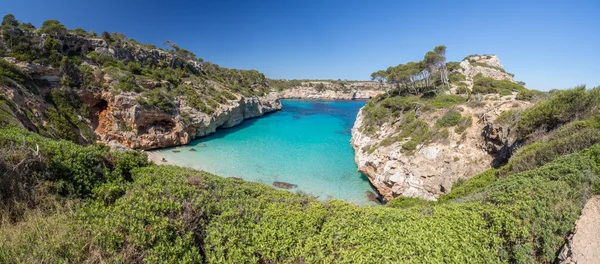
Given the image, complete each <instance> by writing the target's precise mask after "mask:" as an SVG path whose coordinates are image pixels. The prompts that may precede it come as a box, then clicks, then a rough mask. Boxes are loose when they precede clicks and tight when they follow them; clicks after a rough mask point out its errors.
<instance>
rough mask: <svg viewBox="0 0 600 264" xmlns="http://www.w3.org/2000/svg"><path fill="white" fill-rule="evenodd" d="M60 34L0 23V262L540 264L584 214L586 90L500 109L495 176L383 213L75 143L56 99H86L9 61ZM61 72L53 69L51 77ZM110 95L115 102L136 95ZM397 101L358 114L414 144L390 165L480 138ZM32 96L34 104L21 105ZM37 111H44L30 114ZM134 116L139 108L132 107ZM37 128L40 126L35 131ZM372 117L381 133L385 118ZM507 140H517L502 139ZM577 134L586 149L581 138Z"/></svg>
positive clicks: (426, 102) (67, 103) (591, 164)
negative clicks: (448, 143) (428, 149)
mask: <svg viewBox="0 0 600 264" xmlns="http://www.w3.org/2000/svg"><path fill="white" fill-rule="evenodd" d="M7 25H8V26H7ZM15 29H18V30H19V31H17V30H15ZM63 29H64V28H63V27H61V25H60V23H58V22H56V21H48V22H46V23H44V28H43V29H40V32H37V31H36V30H35V29H34V28H32V26H30V25H28V24H19V23H17V22H16V21H15V20H14V18H12V17H10V16H7V17H5V19H4V21H3V24H2V30H3V31H2V34H3V35H2V37H3V45H7V43H8V45H9V46H10V47H9V48H7V49H3V51H4V52H5V53H9V55H10V56H12V57H15V58H17V60H18V61H19V62H15V63H8V64H6V63H2V64H0V66H2V68H0V69H3V70H2V75H0V78H1V80H2V81H3V83H2V89H3V90H2V91H3V93H2V94H1V96H0V153H2V155H0V263H83V262H91V263H96V262H101V263H142V262H146V263H173V262H178V263H291V262H294V263H357V262H358V263H362V262H367V263H380V262H384V263H415V262H416V263H533V262H537V263H549V262H553V261H555V259H556V256H557V251H558V250H559V249H560V247H561V246H562V244H563V243H564V240H565V238H566V236H567V234H568V233H569V232H570V231H571V230H573V227H574V224H575V220H576V219H577V217H578V216H579V214H580V211H581V208H582V207H583V204H584V203H585V201H586V200H587V199H588V198H589V197H590V196H591V195H592V194H593V193H599V192H600V176H599V174H600V144H598V142H597V140H596V137H594V136H595V135H597V129H598V127H599V126H598V122H599V120H600V119H599V118H598V114H599V113H598V106H599V105H600V101H599V96H598V94H599V93H598V91H600V88H595V89H591V90H587V91H586V90H585V89H583V88H578V89H573V90H567V91H559V92H555V93H551V94H549V95H548V96H549V98H548V99H545V100H543V101H541V102H539V103H537V104H536V105H535V106H533V107H530V108H528V109H526V110H518V111H510V112H506V114H502V115H501V117H499V120H496V121H497V122H496V121H494V120H488V121H489V122H490V123H489V124H490V125H491V126H490V127H488V130H489V131H492V130H493V131H496V133H495V134H494V135H495V136H496V137H499V138H501V139H502V140H498V142H497V141H494V142H493V143H492V144H499V145H498V148H509V149H510V151H508V153H509V154H512V155H506V156H504V157H505V158H506V159H507V160H504V161H503V162H501V163H499V164H502V163H506V164H507V165H505V166H499V167H498V168H496V169H491V170H488V171H486V172H484V173H481V174H478V175H476V176H475V177H473V178H471V179H465V180H462V181H459V182H458V183H457V184H456V185H455V186H454V187H453V188H452V190H451V191H450V192H449V193H447V194H445V195H442V196H440V197H439V200H438V201H426V200H423V199H417V198H408V197H399V198H396V199H394V200H392V201H391V202H389V203H388V206H386V207H384V206H379V207H358V206H355V205H352V204H349V203H346V202H343V201H337V200H331V201H328V202H320V201H318V200H317V199H315V198H312V197H309V196H305V195H302V194H294V193H290V192H286V191H280V190H276V189H274V188H272V187H270V186H265V185H262V184H258V183H249V182H244V181H240V180H235V179H226V178H221V177H218V176H215V175H211V174H208V173H205V172H201V171H196V170H191V169H184V168H178V167H171V166H157V165H154V164H149V163H148V161H147V157H146V155H145V154H143V153H142V152H137V151H127V152H113V151H110V149H109V148H108V147H106V146H101V145H97V144H94V141H93V140H92V141H86V140H81V139H82V138H83V139H86V138H85V133H83V134H82V132H81V131H82V130H84V128H85V126H83V127H78V125H80V124H86V122H88V121H87V120H85V119H81V117H82V116H81V113H82V112H86V111H87V110H86V109H85V107H84V106H85V105H86V104H75V103H74V102H77V101H76V100H74V97H73V96H74V95H73V93H72V92H70V91H75V93H74V94H75V95H77V96H79V98H80V99H81V100H82V101H85V100H86V99H85V98H86V97H85V96H83V95H85V93H79V91H81V88H79V87H69V84H71V83H72V81H73V79H70V77H68V75H64V74H63V75H61V76H62V77H60V78H59V79H64V80H62V83H63V85H66V86H67V87H68V88H61V89H48V87H47V86H48V83H45V82H44V81H40V80H41V79H39V78H37V77H36V75H31V74H29V73H27V71H25V70H23V69H27V68H28V67H30V66H31V67H37V66H36V64H27V65H25V64H23V62H28V61H31V62H33V61H34V60H39V59H40V57H38V56H41V55H40V54H43V53H40V52H45V51H44V50H38V52H28V51H29V48H31V47H32V46H30V45H29V44H27V43H28V42H26V41H25V40H24V39H23V38H25V39H27V38H28V37H29V36H30V35H31V36H36V38H43V36H44V35H40V33H44V34H46V35H45V36H69V35H64V34H65V32H64V30H63ZM5 32H9V34H8V36H9V37H8V38H5V36H6V35H5ZM15 32H17V33H18V34H17V35H13V33H15ZM24 32H29V33H27V34H25V33H24ZM73 32H75V34H77V35H82V34H89V33H85V32H83V31H81V30H74V31H73ZM60 34H63V35H60ZM66 34H69V33H66ZM71 34H73V33H71ZM103 35H105V36H104V37H106V38H108V37H109V36H108V35H109V34H103ZM115 37H118V36H115ZM110 38H111V39H112V38H113V36H110ZM33 39H35V38H33ZM65 39H66V38H65ZM65 39H61V38H60V37H58V40H61V41H64V40H65ZM76 39H79V37H76ZM105 41H106V40H105ZM111 43H112V42H111ZM49 44H52V43H49ZM50 46H51V47H52V46H53V45H50ZM67 46H68V45H67ZM33 47H39V45H33ZM60 47H62V46H60ZM36 49H37V48H36ZM109 49H110V48H109ZM117 50H119V49H118V48H115V47H113V51H117ZM55 51H56V52H53V51H52V50H50V51H48V52H49V53H48V55H43V58H46V59H47V60H41V61H38V62H36V63H40V65H46V66H43V69H50V68H47V67H48V65H50V66H51V64H52V60H51V59H53V58H55V57H57V58H58V57H60V56H62V57H63V58H64V57H65V56H67V59H62V58H61V59H60V60H59V61H66V60H70V59H72V58H70V57H69V55H64V54H63V53H62V52H63V51H64V50H58V49H57V50H55ZM438 51H439V50H438ZM15 52H16V53H15ZM157 52H158V51H157ZM171 52H175V53H177V52H184V51H182V50H177V49H176V48H174V51H171ZM158 53H159V54H162V53H160V52H158ZM184 53H185V52H184ZM115 54H122V53H121V52H120V51H119V52H115ZM88 55H89V54H88ZM88 55H86V56H88ZM94 56H96V55H94V54H92V55H91V57H85V58H82V61H83V62H89V61H88V60H94V59H93V57H94ZM115 56H121V55H115ZM181 56H189V54H187V55H184V54H182V55H181ZM43 58H42V59H43ZM430 59H431V57H430ZM100 61H102V59H100ZM107 61H110V60H109V59H107ZM172 61H176V60H172ZM109 63H110V62H109ZM61 64H62V62H61ZM117 64H119V62H117ZM18 65H20V66H18ZM74 65H78V64H74ZM82 65H85V63H82ZM90 65H91V64H90ZM21 66H26V67H21ZM72 66H73V65H70V64H68V63H65V65H64V70H65V72H68V71H69V70H73V68H72ZM79 66H80V65H78V66H77V67H79ZM90 67H91V66H90ZM98 67H100V66H98ZM133 67H134V68H135V67H136V66H133ZM117 68H119V70H123V69H121V66H119V65H117ZM102 69H105V68H104V66H102ZM177 69H179V70H183V69H181V68H177V67H176V68H175V69H173V68H171V67H169V66H165V67H156V68H153V71H167V72H170V71H171V70H173V71H178V70H177ZM36 72H37V71H36ZM235 72H236V71H234V73H235ZM234 73H231V72H229V73H227V74H224V75H220V74H216V75H210V76H213V77H210V78H209V77H202V76H205V75H202V74H201V75H200V76H201V77H198V76H196V77H198V78H206V79H203V80H204V81H207V82H211V83H212V82H219V83H220V81H215V79H211V78H225V77H226V76H231V75H234V76H235V74H234ZM65 76H67V77H66V78H65ZM103 76H106V74H104V75H103ZM215 76H220V77H215ZM135 78H136V80H137V78H141V77H139V76H138V75H136V76H135ZM176 80H179V81H181V80H183V79H181V78H178V79H176ZM221 80H223V79H221ZM46 81H48V82H50V83H51V84H52V82H54V81H60V80H56V78H54V79H53V78H46ZM173 81H175V80H173ZM168 82H169V83H171V81H168ZM40 83H43V84H42V85H40ZM123 83H124V84H123V85H122V87H121V88H124V89H125V90H127V89H129V88H131V87H133V88H135V87H138V84H139V83H138V82H137V81H136V82H135V85H134V86H129V85H130V84H132V85H133V84H134V82H131V83H129V84H127V82H126V81H125V82H123ZM442 83H443V81H442ZM120 84H121V82H115V83H112V82H110V84H109V85H108V87H110V88H107V89H110V90H109V91H108V92H109V93H110V94H112V92H113V91H117V90H115V89H121V88H118V87H119V86H120ZM115 85H116V87H115ZM423 85H424V84H423ZM50 86H51V85H50ZM223 87H228V86H226V85H224V84H223ZM138 88H139V87H138ZM179 88H181V87H179ZM102 89H104V88H102ZM139 89H142V88H139ZM143 89H148V91H146V90H143V91H142V92H141V94H140V93H137V92H132V93H133V94H136V96H139V95H141V96H142V97H143V98H142V99H140V100H143V99H144V98H145V100H148V104H151V105H152V106H149V107H152V108H153V109H154V110H156V111H159V112H161V113H165V111H168V109H172V110H173V111H175V112H177V111H179V110H178V109H181V108H177V107H173V108H169V107H168V105H164V104H161V103H159V102H161V100H159V99H157V100H156V101H154V100H153V99H149V98H148V97H144V93H150V94H153V93H156V96H157V98H158V97H160V96H162V95H164V96H166V98H170V96H171V95H172V94H171V92H174V91H177V89H178V87H174V86H171V85H167V86H166V87H163V88H162V89H161V88H156V89H150V88H143ZM182 89H183V88H182ZM194 89H196V88H194ZM227 89H229V88H223V90H219V91H221V92H223V91H227ZM231 89H233V88H231ZM427 89H428V88H427ZM121 90H122V89H121ZM125 90H122V91H120V92H119V94H117V95H110V96H114V97H106V98H113V99H115V100H124V99H123V97H118V95H120V94H125V93H127V92H126V91H125ZM38 92H39V93H38ZM254 92H257V91H254ZM396 92H397V91H396ZM396 92H390V93H388V94H387V95H385V96H382V97H380V98H378V99H377V100H374V101H373V102H374V103H370V104H375V106H373V105H371V106H369V107H379V110H380V111H381V112H382V113H383V114H382V116H383V118H389V117H394V118H401V119H403V120H404V121H406V122H403V123H402V125H400V126H398V127H399V128H398V131H395V132H394V133H397V136H396V137H395V138H394V139H393V140H406V141H407V142H409V141H413V142H414V143H412V144H408V145H407V146H406V150H405V152H404V153H403V154H410V153H411V151H414V149H416V148H417V146H418V145H419V144H429V143H431V142H443V141H444V140H445V139H448V137H449V138H453V137H455V136H458V135H462V133H464V132H466V131H468V133H480V131H473V130H472V128H470V124H472V123H475V122H476V121H475V120H476V118H479V116H475V115H471V118H472V120H471V121H469V118H468V116H467V115H465V113H464V112H463V111H461V110H460V109H458V107H457V105H458V104H462V103H464V102H465V101H466V100H467V98H464V97H460V96H458V97H457V96H453V95H442V94H438V95H436V96H429V97H428V96H425V97H419V96H420V95H419V96H418V95H404V94H403V95H400V94H397V93H396ZM232 93H233V92H232ZM240 93H242V95H243V91H241V92H240ZM37 94H39V95H46V96H45V97H47V98H43V99H39V98H38V99H39V100H44V101H43V102H42V101H36V100H37V99H36V100H33V101H32V100H28V96H30V95H33V96H34V97H35V96H36V95H37ZM159 94H162V95H159ZM235 94H237V95H239V94H238V93H235ZM204 95H205V94H202V93H200V92H198V90H196V95H193V97H196V96H200V100H201V101H202V102H204V100H207V98H205V97H202V96H204ZM107 96H108V95H107ZM494 96H495V95H494ZM184 97H185V96H184ZM103 98H104V97H103ZM150 98H152V97H150ZM210 98H212V97H210V96H209V97H208V99H210ZM388 98H389V99H388ZM386 100H387V101H386ZM167 101H168V100H167ZM184 101H185V99H184ZM111 102H112V101H111ZM383 102H385V103H383ZM472 102H473V103H471V102H469V103H467V104H473V105H472V106H471V107H473V108H477V107H480V108H481V107H483V106H484V105H481V104H482V103H483V104H488V105H487V106H485V108H482V109H488V108H487V107H493V108H492V109H493V110H497V109H501V108H499V107H497V106H498V105H496V103H498V102H496V100H494V99H493V98H488V99H485V98H484V100H483V101H472ZM36 103H38V104H44V105H48V107H47V108H40V109H43V111H40V110H38V111H37V112H36V111H34V110H35V109H38V108H36V107H39V105H37V104H36ZM478 105H479V106H478ZM507 105H508V104H507V103H504V104H502V107H504V106H507ZM92 106H95V105H92ZM161 106H162V108H163V109H161ZM136 107H142V108H143V107H145V106H144V105H143V103H141V102H140V103H139V104H136ZM452 107H456V108H453V109H451V108H452ZM92 108H93V107H92ZM427 108H429V109H430V110H426V109H427ZM52 109H54V110H52ZM157 109H158V110H157ZM374 109H375V108H374ZM435 109H442V110H440V111H439V114H436V115H432V116H431V117H432V118H431V119H427V120H425V121H421V122H419V120H420V119H419V117H422V116H423V113H425V112H427V111H432V112H433V111H435V112H438V111H437V110H435ZM463 110H464V109H463ZM89 111H93V110H91V109H90V110H89ZM154 113H158V112H154ZM165 114H166V113H165ZM238 114H240V113H238ZM39 115H43V116H39ZM241 116H242V118H243V116H244V114H243V113H241ZM238 117H239V115H238ZM433 117H435V118H433ZM39 120H42V121H45V122H47V123H46V124H47V125H48V127H49V128H44V127H41V126H39V124H38V123H37V121H39ZM53 120H58V121H53ZM227 120H229V119H227ZM382 120H385V122H384V123H382V124H384V125H383V126H385V123H389V120H391V119H382ZM89 122H91V120H90V121H89ZM223 122H225V123H227V124H231V123H228V121H223ZM225 123H224V124H225ZM117 126H118V125H117ZM100 127H102V126H100ZM500 127H502V128H503V129H500ZM505 127H506V128H507V129H504V128H505ZM509 127H510V128H511V131H517V132H516V133H510V134H507V135H504V132H503V131H508V128H509ZM365 129H367V128H365ZM125 130H126V129H125V128H124V129H123V131H125ZM154 130H156V127H155V129H154ZM366 131H368V129H367V130H366ZM415 131H420V132H418V133H417V132H415ZM444 131H446V132H444ZM374 133H376V131H374ZM576 133H581V134H580V135H582V136H583V135H589V136H590V137H589V138H586V139H584V140H582V137H576V136H574V135H575V134H576ZM446 135H447V137H446ZM513 135H514V136H513ZM571 135H573V136H571ZM59 138H66V139H67V140H60V139H59ZM409 138H410V139H409ZM489 138H492V137H489ZM453 139H454V138H453ZM76 142H77V143H79V144H77V143H76ZM388 143H389V142H388ZM385 144H387V143H385ZM391 144H397V142H395V141H392V142H391ZM83 145H86V146H83ZM403 145H404V144H403ZM411 145H413V146H414V147H411ZM517 146H526V147H521V148H516V147H517ZM515 149H516V152H514V153H513V151H515ZM365 151H367V150H365ZM540 154H544V155H540Z"/></svg>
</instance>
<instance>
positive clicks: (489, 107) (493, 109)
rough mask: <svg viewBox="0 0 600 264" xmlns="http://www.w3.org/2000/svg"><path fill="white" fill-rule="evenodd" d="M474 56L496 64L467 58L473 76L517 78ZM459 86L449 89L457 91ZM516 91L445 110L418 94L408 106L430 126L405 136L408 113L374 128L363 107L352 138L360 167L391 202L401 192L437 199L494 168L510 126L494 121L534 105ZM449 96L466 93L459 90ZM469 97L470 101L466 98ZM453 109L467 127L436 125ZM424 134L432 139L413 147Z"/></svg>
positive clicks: (467, 70)
mask: <svg viewBox="0 0 600 264" xmlns="http://www.w3.org/2000/svg"><path fill="white" fill-rule="evenodd" d="M471 59H472V60H474V61H476V62H478V63H490V65H487V66H481V65H479V66H473V65H471V64H470V63H469V62H468V61H467V60H465V61H463V62H462V63H461V64H460V65H461V69H460V70H459V71H460V72H462V73H464V74H465V75H467V80H472V78H473V77H475V75H477V74H479V73H482V74H483V75H484V76H487V77H491V78H497V79H499V80H511V81H512V76H511V75H508V74H506V73H504V70H503V69H501V68H498V69H496V68H495V67H501V65H500V64H499V62H498V59H497V57H496V56H491V55H490V56H485V57H483V56H482V57H472V58H471ZM462 66H464V67H462ZM488 66H489V67H488ZM471 87H472V83H471ZM453 90H454V89H451V90H450V91H448V92H447V93H452V92H453ZM516 94H517V93H516V92H513V93H512V94H510V95H507V96H501V95H499V94H490V95H483V96H474V97H473V98H471V99H470V100H469V102H468V103H458V104H455V105H452V106H448V107H443V108H440V109H438V108H436V107H432V106H431V102H430V101H428V99H415V100H417V101H415V102H413V103H412V104H411V105H409V106H406V107H405V108H411V107H415V105H416V110H411V111H413V112H412V113H414V115H415V116H416V119H417V120H418V121H419V122H422V123H421V124H424V125H422V126H425V127H427V129H425V130H423V131H425V132H418V133H414V134H412V135H411V136H406V137H404V138H402V137H400V136H398V135H399V134H402V132H399V131H400V130H401V129H402V126H403V125H405V124H404V123H403V122H405V120H406V116H407V114H403V115H400V116H397V117H395V118H392V119H389V120H387V121H385V122H384V123H383V124H382V125H380V126H375V127H374V130H375V131H374V132H371V133H368V132H367V131H366V129H365V126H366V124H367V123H369V121H372V120H366V119H367V118H368V117H366V115H365V113H364V111H365V110H364V109H365V108H363V109H361V111H360V112H359V114H358V116H357V119H356V122H355V124H354V127H353V128H352V139H351V145H352V147H353V148H354V150H355V160H356V163H357V165H358V167H359V170H360V171H361V172H362V173H363V174H365V175H366V176H367V177H368V178H369V180H370V181H371V183H372V185H373V186H374V187H375V188H376V189H377V190H378V192H379V193H380V194H381V195H382V197H383V198H384V200H386V201H390V200H392V199H393V198H395V197H397V196H401V195H403V196H410V197H420V198H423V199H427V200H435V199H436V198H437V197H438V196H439V195H440V194H443V193H446V192H449V191H450V189H451V188H452V185H453V183H454V182H456V181H457V180H459V179H468V178H470V177H472V176H474V175H476V174H479V173H481V172H483V171H485V170H487V169H489V168H490V167H491V165H492V163H493V161H494V156H493V155H495V154H496V153H498V152H500V150H501V148H502V147H503V146H504V143H505V142H506V141H508V139H507V137H509V135H508V132H507V131H502V128H499V127H493V125H492V123H493V121H494V120H495V119H496V118H497V116H498V115H499V114H500V113H501V112H503V111H505V110H509V109H523V108H526V107H528V106H530V105H531V103H529V102H526V101H520V100H516V99H515V96H516ZM386 96H387V95H386ZM448 96H454V97H455V98H460V97H459V96H456V95H448ZM383 98H385V96H384V97H383ZM416 98H418V97H416ZM463 98H465V97H463ZM381 100H382V99H381V98H378V99H376V100H375V101H374V102H370V103H372V104H378V103H381ZM463 100H465V101H466V98H465V99H463ZM387 104H390V103H387ZM394 104H397V103H392V106H393V105H394ZM392 106H390V107H392ZM398 107H399V106H398ZM450 110H454V111H457V112H458V113H460V115H459V116H462V117H463V119H461V120H468V121H469V122H468V123H466V122H465V123H464V124H465V125H464V127H463V128H462V129H458V128H457V127H456V125H452V126H450V127H448V128H444V127H440V126H439V125H438V124H436V121H437V120H439V119H441V118H442V116H443V115H444V114H445V113H447V112H448V111H450ZM379 115H381V113H380V114H379ZM461 122H462V121H461ZM503 132H505V133H503ZM423 133H427V134H428V135H429V139H428V140H424V141H422V142H418V144H417V145H416V147H415V148H414V150H409V149H410V148H408V147H406V146H407V143H408V142H410V141H411V140H412V139H413V137H424V136H423Z"/></svg>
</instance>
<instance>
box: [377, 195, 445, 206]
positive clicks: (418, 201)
mask: <svg viewBox="0 0 600 264" xmlns="http://www.w3.org/2000/svg"><path fill="white" fill-rule="evenodd" d="M433 204H434V203H433V202H431V201H427V200H425V199H422V198H418V197H407V196H398V197H396V198H394V199H393V200H391V201H389V202H388V203H387V204H386V206H387V207H392V208H399V209H407V208H411V207H417V206H419V207H430V206H431V205H433Z"/></svg>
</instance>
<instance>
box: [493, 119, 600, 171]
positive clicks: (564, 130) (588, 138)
mask: <svg viewBox="0 0 600 264" xmlns="http://www.w3.org/2000/svg"><path fill="white" fill-rule="evenodd" d="M599 142H600V116H596V117H595V118H592V119H588V120H584V121H575V122H571V123H569V124H567V125H564V126H562V127H560V128H558V129H556V130H555V131H553V132H552V133H550V135H549V136H547V137H545V138H543V139H541V140H539V141H537V142H535V143H533V144H531V145H528V146H526V147H523V148H520V149H518V150H517V152H516V153H515V154H514V155H513V156H512V157H511V159H510V160H509V162H508V164H506V166H504V167H503V168H502V170H501V173H503V174H505V175H506V174H509V173H518V172H522V171H527V170H531V169H533V168H537V167H539V166H541V165H543V164H546V163H548V162H551V161H552V160H555V159H556V158H558V157H560V156H564V155H567V154H570V153H574V152H578V151H581V150H583V149H585V148H588V147H590V146H592V145H594V144H596V143H599Z"/></svg>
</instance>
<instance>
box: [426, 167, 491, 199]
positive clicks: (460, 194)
mask: <svg viewBox="0 0 600 264" xmlns="http://www.w3.org/2000/svg"><path fill="white" fill-rule="evenodd" d="M496 180H497V176H496V170H494V169H489V170H487V171H485V172H483V173H480V174H477V175H476V176H474V177H473V178H471V179H469V180H466V181H457V182H456V183H455V184H454V186H452V190H451V191H450V192H449V193H447V194H442V195H440V197H439V198H438V201H440V202H445V201H451V200H455V201H456V200H458V199H461V200H464V199H465V198H466V197H468V196H470V195H473V194H477V193H480V192H481V191H484V190H485V188H487V187H488V186H489V185H490V184H492V183H493V182H495V181H496ZM475 198H476V197H475Z"/></svg>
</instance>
